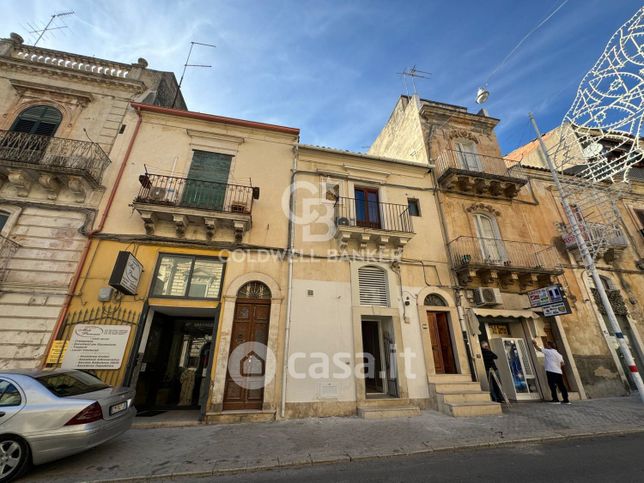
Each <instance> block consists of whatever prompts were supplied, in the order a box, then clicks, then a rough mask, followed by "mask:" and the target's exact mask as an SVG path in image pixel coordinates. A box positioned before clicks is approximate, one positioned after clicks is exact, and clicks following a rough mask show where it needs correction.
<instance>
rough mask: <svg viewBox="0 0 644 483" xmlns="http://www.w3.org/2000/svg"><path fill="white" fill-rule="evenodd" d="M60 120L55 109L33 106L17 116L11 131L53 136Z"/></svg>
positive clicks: (58, 112)
mask: <svg viewBox="0 0 644 483" xmlns="http://www.w3.org/2000/svg"><path fill="white" fill-rule="evenodd" d="M62 120H63V115H62V114H61V113H60V111H59V110H58V109H56V108H55V107H51V106H33V107H29V108H27V109H25V110H24V111H22V112H21V113H20V115H18V117H17V118H16V120H15V121H14V123H13V126H11V131H14V132H25V133H29V134H40V135H42V136H53V135H54V133H55V132H56V129H58V126H59V125H60V123H61V121H62Z"/></svg>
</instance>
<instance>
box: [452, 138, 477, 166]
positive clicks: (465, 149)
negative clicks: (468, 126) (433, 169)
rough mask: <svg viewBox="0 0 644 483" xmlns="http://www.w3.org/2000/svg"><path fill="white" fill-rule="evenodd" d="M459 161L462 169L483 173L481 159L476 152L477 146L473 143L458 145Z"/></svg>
mask: <svg viewBox="0 0 644 483" xmlns="http://www.w3.org/2000/svg"><path fill="white" fill-rule="evenodd" d="M456 152H457V156H458V161H459V163H460V165H461V168H462V169H465V170H467V171H483V168H482V166H481V159H480V158H479V155H478V153H477V152H476V145H475V144H474V143H473V142H471V141H461V142H458V143H456Z"/></svg>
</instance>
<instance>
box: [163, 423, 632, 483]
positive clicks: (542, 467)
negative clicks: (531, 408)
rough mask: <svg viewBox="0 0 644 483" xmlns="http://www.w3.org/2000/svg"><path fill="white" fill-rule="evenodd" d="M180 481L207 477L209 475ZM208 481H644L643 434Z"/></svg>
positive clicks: (247, 475) (372, 461)
mask: <svg viewBox="0 0 644 483" xmlns="http://www.w3.org/2000/svg"><path fill="white" fill-rule="evenodd" d="M173 481H177V479H175V480H173ZM178 481H183V482H188V481H194V482H203V481H208V479H206V478H202V479H178ZM210 481H217V482H221V483H226V482H230V483H233V482H235V483H241V482H244V483H251V482H298V483H299V482H306V483H317V482H333V483H340V482H347V483H348V482H351V483H354V482H360V481H365V482H367V481H368V482H370V483H373V482H408V481H410V482H415V481H418V482H420V481H422V482H427V481H463V482H465V481H467V482H472V481H477V482H481V481H496V482H498V481H513V482H517V483H528V482H548V483H552V482H556V481H565V482H576V481H579V482H584V483H588V482H593V481H597V482H620V483H626V482H638V483H639V482H642V481H644V433H639V434H632V435H626V436H617V437H604V438H592V439H590V438H583V439H573V440H565V441H558V442H548V443H540V444H523V445H516V446H505V447H498V448H493V449H479V450H467V451H455V452H440V453H435V454H425V455H416V456H400V457H393V458H383V459H380V460H368V461H358V462H351V463H342V464H327V465H317V466H307V467H303V468H293V469H287V470H272V471H264V472H259V473H243V474H238V475H230V476H224V477H217V478H214V479H213V478H210Z"/></svg>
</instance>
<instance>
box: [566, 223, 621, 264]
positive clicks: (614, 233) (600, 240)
mask: <svg viewBox="0 0 644 483" xmlns="http://www.w3.org/2000/svg"><path fill="white" fill-rule="evenodd" d="M579 228H580V229H581V234H582V236H583V238H584V240H585V241H586V243H587V244H588V246H590V247H593V248H595V249H596V250H597V251H598V252H599V253H601V254H603V255H604V257H607V258H609V259H611V260H612V259H614V258H615V256H617V255H619V254H621V253H622V252H623V251H624V249H625V248H626V247H627V246H628V242H627V241H626V237H625V236H624V232H623V231H622V230H621V229H620V228H619V227H618V226H611V225H606V224H603V223H589V222H584V223H583V224H581V225H580V227H579ZM561 230H562V232H563V235H562V236H561V238H562V240H563V242H564V244H565V245H566V249H568V250H569V251H571V252H575V254H576V255H577V256H578V255H579V253H577V252H578V251H579V248H578V247H577V240H576V239H575V235H573V233H572V228H571V227H570V226H569V225H566V224H562V225H561Z"/></svg>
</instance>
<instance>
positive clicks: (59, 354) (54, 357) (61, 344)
mask: <svg viewBox="0 0 644 483" xmlns="http://www.w3.org/2000/svg"><path fill="white" fill-rule="evenodd" d="M68 345H69V341H68V340H55V341H54V342H53V343H52V345H51V349H50V351H49V355H47V364H58V363H59V362H60V361H61V360H63V356H64V355H65V351H66V350H67V346H68Z"/></svg>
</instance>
